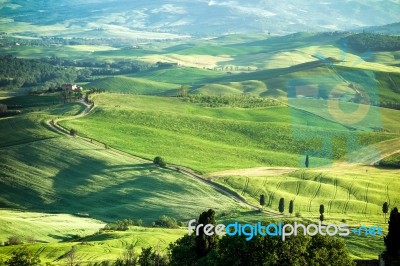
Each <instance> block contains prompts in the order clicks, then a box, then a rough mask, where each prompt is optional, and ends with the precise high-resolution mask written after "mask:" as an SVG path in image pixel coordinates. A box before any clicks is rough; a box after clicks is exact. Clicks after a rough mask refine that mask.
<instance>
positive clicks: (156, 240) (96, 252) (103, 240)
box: [0, 227, 187, 265]
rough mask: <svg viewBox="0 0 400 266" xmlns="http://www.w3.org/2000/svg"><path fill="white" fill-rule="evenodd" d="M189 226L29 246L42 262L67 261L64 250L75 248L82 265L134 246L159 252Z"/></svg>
mask: <svg viewBox="0 0 400 266" xmlns="http://www.w3.org/2000/svg"><path fill="white" fill-rule="evenodd" d="M186 232H187V231H186V229H165V228H145V227H131V228H130V229H129V230H128V231H124V232H104V233H100V234H95V235H93V236H89V237H86V238H83V239H81V240H80V241H79V242H64V243H37V244H31V245H28V246H27V248H28V249H29V250H31V251H32V252H34V253H36V254H38V255H39V256H40V259H41V262H42V263H46V262H49V263H51V264H52V265H65V264H66V263H67V259H66V257H65V254H66V253H67V252H68V251H69V250H71V248H72V247H75V248H76V250H77V251H76V262H79V263H81V264H83V265H86V264H87V263H89V262H91V263H93V262H101V261H115V260H116V259H117V258H120V257H123V254H124V252H125V250H126V249H127V248H128V247H129V246H130V245H133V246H134V250H135V253H136V254H140V252H141V249H142V248H147V247H153V248H157V249H158V251H159V252H161V253H164V254H165V252H166V248H167V247H168V244H169V243H171V242H174V241H176V240H177V239H178V238H180V237H182V236H183V235H184V234H185V233H186ZM20 247H21V246H7V247H0V261H1V259H3V260H6V259H8V258H9V257H10V256H11V254H12V252H13V251H15V250H17V249H19V248H20Z"/></svg>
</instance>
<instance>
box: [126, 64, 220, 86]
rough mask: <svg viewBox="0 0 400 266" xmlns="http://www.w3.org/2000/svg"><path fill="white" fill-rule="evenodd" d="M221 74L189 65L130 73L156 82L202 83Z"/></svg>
mask: <svg viewBox="0 0 400 266" xmlns="http://www.w3.org/2000/svg"><path fill="white" fill-rule="evenodd" d="M222 75H223V74H222V73H220V72H216V71H211V70H204V69H198V68H191V67H179V68H161V69H152V70H149V71H145V72H140V73H137V74H133V75H131V76H132V77H140V78H145V79H149V80H153V81H158V82H168V83H175V84H192V83H202V82H205V81H206V80H208V79H209V78H214V77H218V76H222Z"/></svg>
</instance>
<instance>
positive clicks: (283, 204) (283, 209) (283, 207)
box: [279, 198, 285, 213]
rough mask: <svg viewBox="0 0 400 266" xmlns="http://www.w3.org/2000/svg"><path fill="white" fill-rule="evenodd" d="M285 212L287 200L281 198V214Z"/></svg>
mask: <svg viewBox="0 0 400 266" xmlns="http://www.w3.org/2000/svg"><path fill="white" fill-rule="evenodd" d="M284 211H285V199H284V198H281V199H280V200H279V212H280V213H283V212H284Z"/></svg>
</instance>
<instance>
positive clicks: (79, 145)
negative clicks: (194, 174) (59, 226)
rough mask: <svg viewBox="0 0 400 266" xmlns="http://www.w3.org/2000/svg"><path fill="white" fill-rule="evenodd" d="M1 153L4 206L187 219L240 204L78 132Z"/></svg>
mask: <svg viewBox="0 0 400 266" xmlns="http://www.w3.org/2000/svg"><path fill="white" fill-rule="evenodd" d="M25 151H29V152H25ZM1 153H2V158H3V159H2V160H1V162H0V168H1V169H2V179H1V181H0V182H1V186H0V195H1V196H0V206H1V207H3V208H4V207H7V208H16V209H23V210H31V211H39V212H58V213H70V214H74V213H88V214H89V215H90V217H93V218H96V219H99V220H103V221H114V220H117V219H122V218H136V219H143V220H144V221H145V222H146V223H150V222H152V221H154V220H156V219H157V218H158V217H159V216H161V215H164V214H166V215H170V216H173V217H176V218H178V219H183V220H186V219H190V218H192V217H193V216H194V215H195V216H196V215H197V214H198V213H199V212H201V211H202V210H204V209H207V208H211V207H212V208H215V209H219V210H223V209H231V208H235V206H236V204H235V203H234V202H233V200H230V199H229V198H227V197H226V196H222V195H221V194H219V193H218V192H217V191H215V190H213V189H212V188H210V187H209V186H207V185H204V184H202V183H201V182H199V181H196V180H194V179H191V178H189V177H187V176H185V175H182V174H179V173H177V172H172V171H167V170H163V169H160V168H157V167H155V166H153V165H152V164H148V163H142V162H140V161H137V160H135V159H133V158H131V157H128V156H124V155H121V154H118V153H115V152H112V151H108V150H106V149H105V148H104V146H103V147H99V146H96V145H93V144H91V143H87V142H86V141H79V140H78V139H75V138H73V137H58V138H53V139H49V140H46V139H45V140H41V141H36V142H31V143H28V144H22V145H16V146H11V147H7V148H2V149H1ZM182 206H185V208H181V207H182Z"/></svg>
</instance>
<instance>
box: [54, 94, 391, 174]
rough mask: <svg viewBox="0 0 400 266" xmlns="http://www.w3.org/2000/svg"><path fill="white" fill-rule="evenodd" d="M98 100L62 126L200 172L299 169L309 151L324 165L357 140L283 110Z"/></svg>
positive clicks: (369, 140)
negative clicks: (330, 143) (327, 141)
mask: <svg viewBox="0 0 400 266" xmlns="http://www.w3.org/2000/svg"><path fill="white" fill-rule="evenodd" d="M93 100H94V101H95V103H96V108H95V110H94V111H93V113H91V114H90V115H89V116H86V117H84V118H82V119H79V120H69V121H62V122H61V124H62V125H64V126H66V127H67V128H74V129H76V130H78V132H80V134H82V135H83V136H87V137H91V138H94V139H97V140H100V141H102V142H104V143H107V144H108V145H110V146H112V147H115V148H117V149H121V150H124V151H127V152H130V153H133V154H136V155H139V156H141V157H145V158H149V159H152V158H154V157H155V156H162V157H164V158H165V159H166V161H167V162H170V163H174V164H178V165H184V166H187V167H190V168H192V169H194V170H197V171H199V172H202V173H210V172H215V171H221V170H227V169H240V168H251V167H260V166H291V167H298V166H300V164H299V162H300V161H303V162H304V158H305V157H304V156H305V152H307V151H309V150H318V149H320V150H322V152H321V154H322V155H319V156H317V157H316V158H314V160H315V162H316V165H317V164H319V165H321V164H324V163H325V164H326V163H329V161H330V160H331V159H336V160H337V159H340V158H341V157H342V156H344V155H345V154H346V153H347V150H348V148H347V137H351V136H353V135H354V133H353V132H352V131H351V130H350V129H348V128H347V127H346V125H343V124H340V123H337V122H335V121H331V120H328V119H325V118H323V117H321V116H318V115H315V114H312V113H310V112H304V111H302V110H298V109H294V108H288V107H287V106H285V105H282V106H274V107H267V108H255V109H252V108H230V107H220V108H207V107H202V106H199V105H197V104H194V103H188V102H183V101H181V100H180V99H179V98H165V97H154V96H134V95H124V96H123V97H121V95H118V94H102V95H96V96H94V97H93ZM116 106H119V107H116ZM321 132H324V134H325V136H330V137H331V138H332V140H333V148H332V150H330V149H329V147H325V146H323V145H324V139H321V138H316V139H313V136H314V137H315V136H317V135H318V134H321ZM293 135H296V136H295V137H293ZM395 137H396V135H393V134H389V133H375V132H359V135H358V138H359V142H360V145H369V144H373V143H377V142H381V141H384V140H388V139H392V138H395ZM148 143H152V144H153V145H148ZM221 154H224V156H222V157H221ZM324 156H325V157H324ZM317 162H318V163H317ZM301 165H303V163H301Z"/></svg>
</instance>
